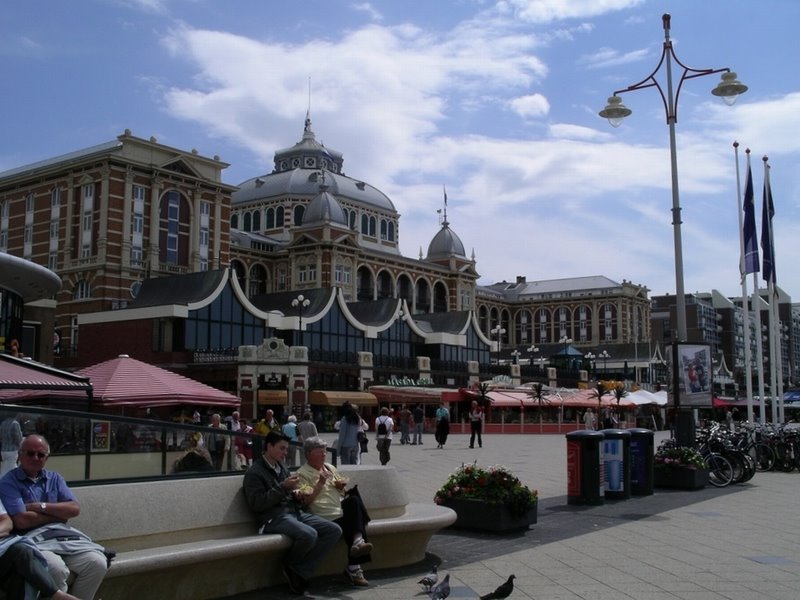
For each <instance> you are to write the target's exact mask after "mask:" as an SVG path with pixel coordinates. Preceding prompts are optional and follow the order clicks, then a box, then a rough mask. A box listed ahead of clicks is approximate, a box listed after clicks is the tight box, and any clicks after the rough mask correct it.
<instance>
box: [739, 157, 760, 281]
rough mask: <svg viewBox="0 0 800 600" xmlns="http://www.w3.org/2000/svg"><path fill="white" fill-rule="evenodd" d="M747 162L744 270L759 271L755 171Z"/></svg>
mask: <svg viewBox="0 0 800 600" xmlns="http://www.w3.org/2000/svg"><path fill="white" fill-rule="evenodd" d="M749 158H750V157H748V164H747V182H746V183H745V186H744V227H743V228H742V229H743V231H742V232H743V234H744V272H743V273H742V275H747V274H749V273H758V259H759V257H758V239H757V238H756V205H755V203H754V202H753V173H752V171H751V170H750V161H749Z"/></svg>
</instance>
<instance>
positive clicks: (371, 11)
mask: <svg viewBox="0 0 800 600" xmlns="http://www.w3.org/2000/svg"><path fill="white" fill-rule="evenodd" d="M350 6H351V7H352V8H353V10H356V11H358V12H364V13H367V15H369V17H370V19H372V20H373V21H383V15H382V14H381V13H380V12H379V11H378V10H376V9H375V7H374V6H372V4H371V3H369V2H360V3H354V4H351V5H350Z"/></svg>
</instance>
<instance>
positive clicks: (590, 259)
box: [0, 0, 800, 301]
mask: <svg viewBox="0 0 800 600" xmlns="http://www.w3.org/2000/svg"><path fill="white" fill-rule="evenodd" d="M3 12H4V14H3V19H2V20H0V61H2V65H3V72H4V81H5V86H4V93H3V107H4V110H3V117H2V118H3V126H2V131H3V134H4V135H3V141H4V143H3V144H2V147H0V170H5V169H10V168H13V167H17V166H20V165H23V164H27V163H30V162H35V161H37V160H41V159H44V158H47V157H51V156H55V155H57V154H61V153H65V152H70V151H73V150H76V149H79V148H84V147H88V146H92V145H94V144H98V143H101V142H105V141H109V140H111V139H113V138H114V137H116V136H117V135H119V134H120V133H122V131H123V130H124V129H126V128H129V129H131V130H132V132H133V133H134V134H135V135H138V136H141V137H145V138H147V137H150V136H155V137H156V138H158V140H159V141H160V142H162V143H164V144H167V145H170V146H174V147H178V148H182V149H187V150H188V149H192V148H196V149H197V150H198V151H199V152H200V153H201V154H204V155H208V156H213V155H219V156H220V157H221V158H222V160H224V161H226V162H229V163H231V166H230V167H229V168H228V169H227V170H226V171H225V174H224V180H225V182H226V183H230V184H234V185H235V184H238V183H241V182H242V181H244V180H246V179H249V178H251V177H255V176H258V175H261V174H264V173H268V172H270V171H271V170H272V157H273V154H274V152H275V151H276V150H278V149H280V148H284V147H287V146H291V145H292V144H294V143H295V142H297V141H299V139H300V136H301V134H302V128H303V119H304V117H305V113H306V110H307V108H308V105H309V94H308V88H309V78H310V80H311V89H312V93H311V102H310V104H311V117H312V122H313V130H314V131H315V133H316V135H317V139H318V140H320V141H322V142H324V143H325V144H326V145H327V146H329V147H331V148H334V149H336V150H338V151H341V152H342V153H343V154H344V161H345V162H344V171H345V173H346V174H348V175H350V176H351V177H355V178H358V179H363V180H365V181H368V182H369V183H371V184H373V185H375V186H377V187H378V188H379V189H381V190H382V191H384V192H385V193H386V194H388V195H389V197H390V198H391V199H392V200H393V201H394V203H395V206H396V207H397V209H398V211H399V212H400V213H401V214H402V219H401V222H400V231H399V233H400V241H401V249H402V252H403V254H405V255H407V256H411V257H416V256H418V255H419V252H420V248H422V251H423V253H424V252H426V251H427V246H428V243H429V242H430V240H431V238H432V237H433V236H434V235H435V233H436V231H438V228H439V225H438V214H437V209H440V208H441V207H442V186H443V185H446V186H447V196H448V220H449V221H450V223H451V227H452V229H453V230H454V231H455V232H456V233H457V234H458V235H459V237H460V238H461V239H462V241H463V242H464V246H465V247H466V248H467V253H468V254H471V253H472V252H473V251H474V253H475V256H476V259H477V266H478V271H479V272H480V273H481V276H482V277H481V281H480V283H482V284H489V283H493V282H496V281H502V280H508V281H512V280H514V279H515V277H516V276H517V275H525V276H527V278H528V279H529V280H536V279H557V278H565V277H576V276H584V275H597V274H602V275H606V276H608V277H610V278H612V279H615V280H617V281H621V280H623V279H627V280H631V281H633V282H635V283H641V284H644V285H646V286H647V287H648V288H650V290H651V294H653V295H656V294H663V293H674V291H675V270H674V250H673V228H672V225H671V219H672V216H671V212H670V209H671V203H672V197H671V188H670V181H671V180H670V171H669V145H668V128H667V126H666V122H665V114H664V109H663V107H662V104H661V100H660V98H659V96H658V94H657V92H656V91H655V90H653V89H650V90H641V91H636V92H632V93H629V94H624V95H623V100H624V102H625V104H626V105H627V106H628V107H629V108H631V109H632V110H633V111H634V112H633V115H632V116H631V117H630V118H628V119H626V121H625V122H624V123H623V124H622V126H621V127H619V128H618V129H613V128H612V127H610V126H609V125H608V123H607V122H606V121H605V120H603V119H601V118H600V117H599V116H598V115H597V112H598V111H599V110H601V109H602V108H603V107H604V106H605V104H606V100H607V98H608V96H609V95H610V94H611V92H612V91H613V90H615V89H621V88H624V87H627V86H629V85H632V84H634V83H636V82H638V81H640V80H642V79H644V78H646V77H647V76H648V75H649V74H650V73H651V71H652V70H653V69H654V68H655V67H656V65H657V64H658V60H659V57H660V53H661V48H662V43H663V29H662V24H661V15H662V13H664V12H670V13H671V14H672V32H671V34H672V39H673V42H674V46H675V51H676V54H677V56H678V58H679V59H680V60H681V61H682V62H683V63H684V64H685V65H687V66H689V67H694V68H721V67H730V68H731V69H732V70H734V71H736V72H737V73H738V75H739V78H740V79H741V81H743V82H744V83H745V84H747V85H748V86H749V87H750V89H749V91H748V92H747V93H746V94H744V95H743V96H742V97H741V98H739V100H738V101H737V103H736V104H735V105H734V106H733V107H727V106H725V105H724V104H723V103H722V102H720V101H719V100H718V99H716V98H715V97H713V96H712V95H711V94H710V91H711V89H713V88H714V87H715V86H716V84H717V83H718V81H719V79H718V76H717V75H710V76H707V77H701V78H698V79H694V80H691V81H688V82H686V83H685V85H684V87H683V89H682V91H681V94H680V98H679V103H678V125H677V148H678V166H679V178H680V191H681V205H682V208H683V227H682V235H683V252H684V263H685V265H684V268H685V289H686V291H687V292H691V291H695V290H697V291H709V290H711V289H718V290H720V291H721V292H722V293H724V294H727V295H737V294H739V293H740V289H741V288H740V285H739V275H738V271H739V266H738V265H739V241H738V214H737V207H736V201H737V196H736V177H735V161H734V154H733V142H734V140H736V141H738V142H739V143H740V144H741V147H740V151H741V152H740V160H741V164H742V177H744V152H743V151H744V148H745V147H749V148H751V149H752V157H753V160H752V162H753V175H754V181H755V187H756V190H757V192H756V199H757V204H756V207H757V214H758V221H759V223H760V215H761V186H762V183H763V172H764V169H763V163H762V160H761V159H762V157H763V156H764V155H768V156H769V159H770V160H769V162H770V165H771V171H770V179H771V183H772V191H773V197H774V200H775V210H776V215H775V220H774V230H775V240H776V241H775V244H776V267H777V279H778V284H779V285H780V286H781V287H783V288H784V289H785V290H786V291H787V292H788V293H789V294H790V295H792V296H793V297H794V299H795V300H796V301H800V270H797V269H795V268H794V264H793V261H794V260H796V257H797V256H798V255H800V231H799V230H800V218H799V217H800V209H799V207H798V203H800V169H798V162H800V78H798V76H797V66H796V65H797V62H798V59H800V51H798V49H797V43H796V41H795V42H792V41H791V38H792V37H795V31H796V24H797V23H798V22H800V2H795V1H793V0H762V1H760V2H751V1H745V0H703V1H702V2H698V1H697V0H675V1H673V2H662V1H657V0H451V1H445V0H437V1H435V0H403V1H399V0H385V1H373V2H359V1H357V0H356V1H346V0H327V1H318V0H309V1H307V2H303V3H300V2H277V1H273V0H235V1H231V0H75V1H72V2H65V1H62V0H31V1H30V2H13V3H8V4H7V5H5V6H4V11H3ZM680 72H681V71H680V68H679V67H677V66H676V71H675V77H676V80H677V78H678V77H679V76H680ZM662 74H663V71H662ZM748 284H749V285H752V279H751V278H749V279H748Z"/></svg>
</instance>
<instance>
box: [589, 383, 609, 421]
mask: <svg viewBox="0 0 800 600" xmlns="http://www.w3.org/2000/svg"><path fill="white" fill-rule="evenodd" d="M592 392H593V393H594V394H593V396H592V398H597V415H598V417H599V416H600V411H601V410H602V408H603V396H604V395H605V393H606V388H605V386H604V385H603V382H602V381H598V382H597V387H595V388H594V389H593V390H592Z"/></svg>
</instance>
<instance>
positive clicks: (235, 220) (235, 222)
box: [231, 213, 239, 229]
mask: <svg viewBox="0 0 800 600" xmlns="http://www.w3.org/2000/svg"><path fill="white" fill-rule="evenodd" d="M231 229H239V213H233V214H232V215H231Z"/></svg>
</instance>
